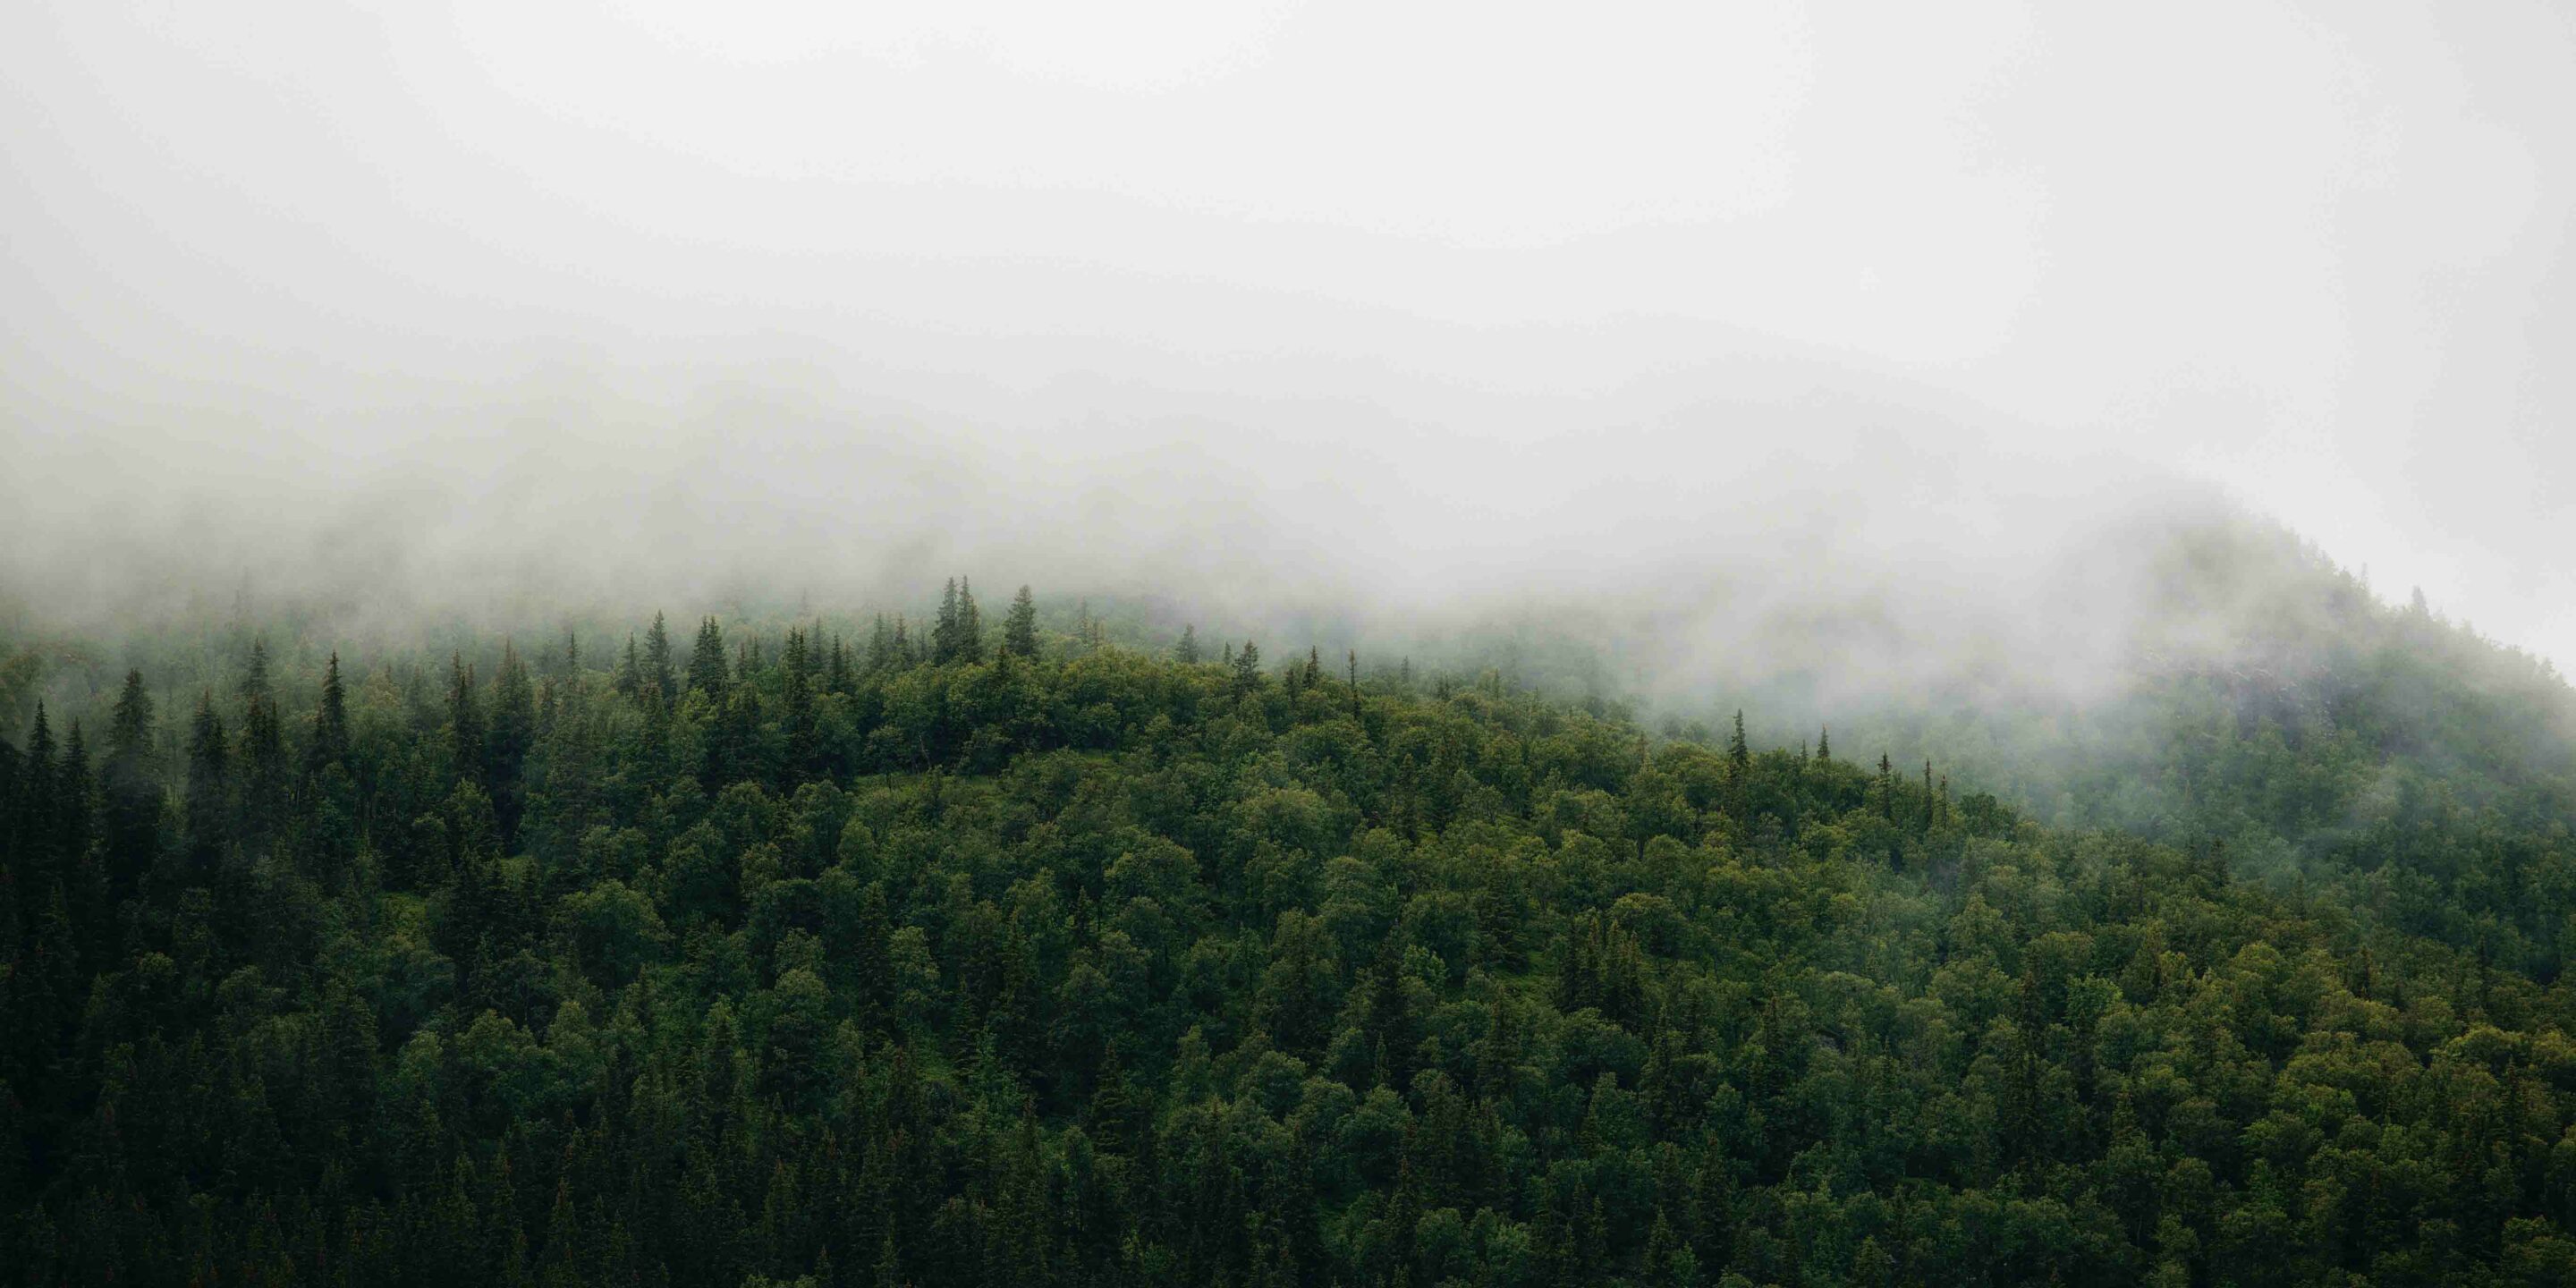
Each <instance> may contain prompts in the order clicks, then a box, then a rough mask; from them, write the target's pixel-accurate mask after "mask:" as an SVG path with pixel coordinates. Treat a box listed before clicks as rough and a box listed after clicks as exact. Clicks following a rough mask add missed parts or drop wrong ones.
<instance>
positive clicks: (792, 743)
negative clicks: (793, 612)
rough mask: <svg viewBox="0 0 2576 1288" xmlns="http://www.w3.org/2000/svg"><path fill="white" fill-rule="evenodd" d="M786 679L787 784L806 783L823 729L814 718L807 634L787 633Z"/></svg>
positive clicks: (783, 723) (812, 685) (783, 721)
mask: <svg viewBox="0 0 2576 1288" xmlns="http://www.w3.org/2000/svg"><path fill="white" fill-rule="evenodd" d="M785 662H786V666H785V671H786V676H785V679H784V683H783V688H782V696H783V697H784V699H785V701H784V703H783V705H784V707H785V711H784V713H783V714H782V716H781V718H780V722H779V723H780V725H781V728H782V732H784V733H785V734H786V737H787V748H786V750H787V781H788V782H789V783H790V784H793V783H799V782H803V781H804V780H805V779H806V778H808V777H810V776H811V775H812V774H813V772H814V769H815V760H816V751H817V748H818V746H819V744H820V730H819V729H818V727H817V725H816V722H815V715H814V678H813V658H812V656H811V650H810V649H809V648H808V647H807V645H806V640H805V634H804V632H802V631H799V630H796V629H793V628H790V629H789V630H788V632H787V654H786V658H785Z"/></svg>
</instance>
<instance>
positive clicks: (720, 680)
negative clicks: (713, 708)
mask: <svg viewBox="0 0 2576 1288" xmlns="http://www.w3.org/2000/svg"><path fill="white" fill-rule="evenodd" d="M725 683H726V675H725V647H724V632H723V630H721V629H719V628H718V627H717V626H716V619H715V618H713V617H705V618H700V619H699V621H698V642H697V643H696V644H695V645H694V646H692V647H691V648H690V650H689V687H690V688H691V689H693V690H695V691H697V692H699V693H703V694H705V695H707V697H708V698H709V699H711V700H713V701H714V702H715V703H716V704H717V705H718V706H722V705H723V704H724V696H725Z"/></svg>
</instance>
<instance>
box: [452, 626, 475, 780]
mask: <svg viewBox="0 0 2576 1288" xmlns="http://www.w3.org/2000/svg"><path fill="white" fill-rule="evenodd" d="M483 743H484V737H483V703H482V700H481V699H480V698H479V697H477V696H476V694H475V692H474V668H472V667H470V666H467V665H466V664H465V655H464V654H462V653H452V654H449V655H448V659H447V755H448V764H449V766H450V767H451V769H452V771H453V772H452V779H453V781H456V782H466V783H475V784H478V785H479V784H480V783H481V782H482V781H483Z"/></svg>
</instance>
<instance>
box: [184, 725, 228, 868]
mask: <svg viewBox="0 0 2576 1288" xmlns="http://www.w3.org/2000/svg"><path fill="white" fill-rule="evenodd" d="M232 823H233V800H232V765H231V756H230V749H229V748H228V747H226V746H225V744H224V719H223V717H222V716H220V715H217V714H216V713H215V695H214V694H213V693H212V692H211V691H208V692H204V693H200V694H199V695H198V697H197V714H196V717H195V718H194V719H193V720H191V721H189V724H188V854H189V859H190V865H191V867H192V869H193V870H194V872H195V873H196V874H197V875H198V876H200V877H202V876H203V874H205V873H207V872H209V871H211V870H212V868H213V866H214V863H215V860H216V858H217V857H218V856H219V855H221V854H222V853H223V847H224V846H225V845H226V844H227V843H229V842H230V841H231V839H232V832H233V826H232Z"/></svg>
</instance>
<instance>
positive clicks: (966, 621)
mask: <svg viewBox="0 0 2576 1288" xmlns="http://www.w3.org/2000/svg"><path fill="white" fill-rule="evenodd" d="M957 660H958V661H960V662H981V661H983V660H984V615H983V614H982V613H980V612H977V611H976V609H975V588H974V586H973V585H971V584H970V583H968V581H967V580H966V579H965V578H963V577H960V578H958V579H957Z"/></svg>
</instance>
